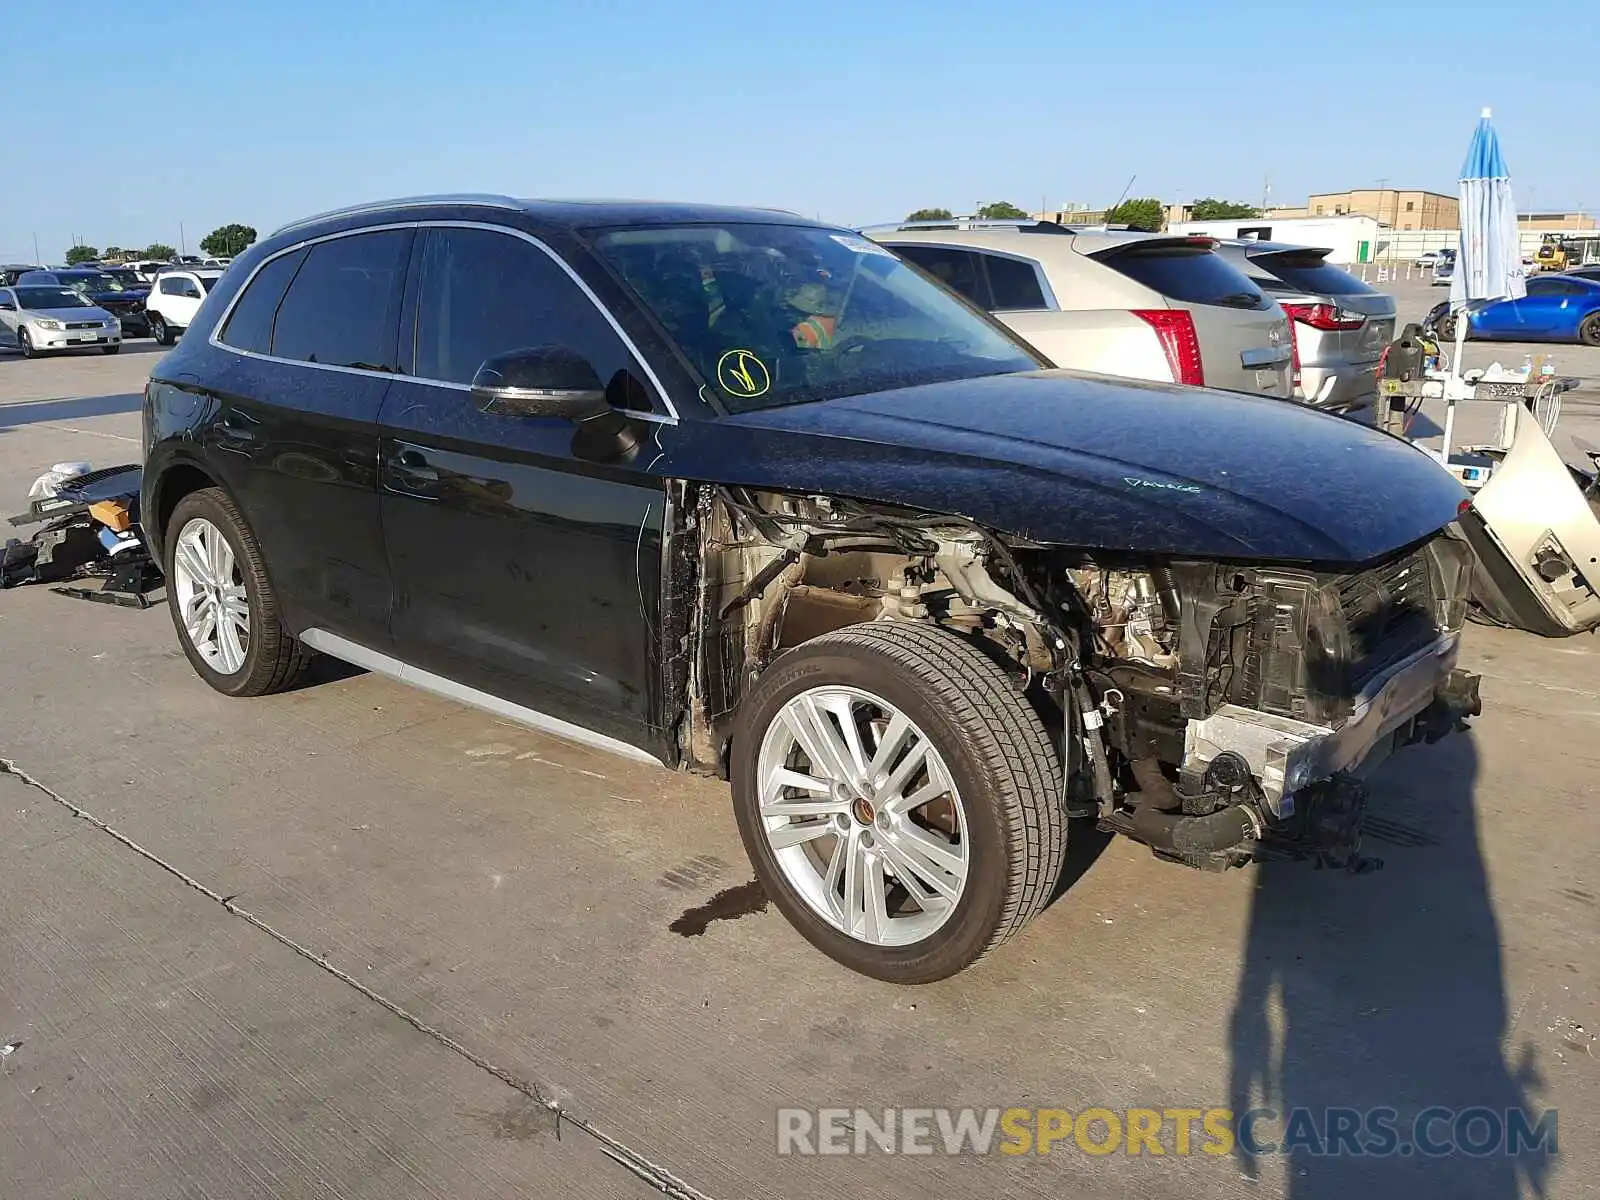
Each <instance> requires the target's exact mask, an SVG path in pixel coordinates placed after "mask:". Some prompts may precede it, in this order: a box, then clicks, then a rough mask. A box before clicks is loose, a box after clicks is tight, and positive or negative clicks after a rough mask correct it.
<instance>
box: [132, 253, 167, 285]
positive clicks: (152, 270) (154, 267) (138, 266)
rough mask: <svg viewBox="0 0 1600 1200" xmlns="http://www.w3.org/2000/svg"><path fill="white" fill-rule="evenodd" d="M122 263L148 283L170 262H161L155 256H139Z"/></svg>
mask: <svg viewBox="0 0 1600 1200" xmlns="http://www.w3.org/2000/svg"><path fill="white" fill-rule="evenodd" d="M123 265H124V266H125V267H127V268H128V269H129V270H130V271H132V272H134V274H136V275H138V276H139V278H140V279H141V280H143V281H144V282H145V283H149V282H150V281H151V280H152V279H154V278H155V277H156V276H157V275H158V274H160V273H161V271H163V270H164V269H166V268H167V267H169V266H171V265H172V264H171V263H168V262H163V261H162V260H160V259H156V258H141V259H137V260H136V261H134V262H130V263H124V264H123Z"/></svg>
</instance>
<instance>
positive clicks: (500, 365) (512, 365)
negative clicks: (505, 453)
mask: <svg viewBox="0 0 1600 1200" xmlns="http://www.w3.org/2000/svg"><path fill="white" fill-rule="evenodd" d="M472 395H473V397H474V398H475V399H476V400H477V401H478V407H479V408H481V409H482V410H483V411H484V412H486V413H495V414H497V415H500V416H508V417H564V418H566V419H567V420H569V421H587V420H590V419H591V418H593V417H598V416H599V415H600V414H602V413H606V412H610V411H611V408H610V405H608V404H607V403H606V390H605V385H604V384H603V383H601V382H600V376H599V374H598V373H597V372H596V371H595V369H594V367H592V366H590V365H589V361H588V359H586V358H584V357H583V356H582V355H581V354H578V353H576V352H575V351H572V350H568V349H567V348H566V347H564V346H531V347H527V348H525V349H522V350H511V351H508V352H507V353H505V354H497V355H495V356H494V357H493V358H491V359H489V360H488V361H486V362H485V363H484V364H483V366H481V367H479V368H478V373H477V374H476V375H474V376H473V377H472Z"/></svg>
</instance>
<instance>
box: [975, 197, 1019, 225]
mask: <svg viewBox="0 0 1600 1200" xmlns="http://www.w3.org/2000/svg"><path fill="white" fill-rule="evenodd" d="M1027 215H1028V213H1027V211H1026V210H1025V209H1021V208H1018V207H1017V206H1016V205H1015V204H1013V203H1011V201H1009V200H996V201H994V202H993V203H992V204H984V205H980V206H979V208H978V216H979V217H981V218H982V219H983V220H985V221H1016V220H1020V219H1021V218H1023V217H1026V216H1027Z"/></svg>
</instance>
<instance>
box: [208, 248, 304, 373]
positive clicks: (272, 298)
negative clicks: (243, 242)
mask: <svg viewBox="0 0 1600 1200" xmlns="http://www.w3.org/2000/svg"><path fill="white" fill-rule="evenodd" d="M305 260H306V252H305V251H304V250H296V251H294V252H293V253H291V254H285V255H283V256H282V257H281V258H275V259H273V260H272V261H271V262H269V263H268V264H267V265H266V266H264V267H262V268H261V270H259V271H257V272H256V274H255V278H253V279H252V280H251V281H250V283H249V285H248V286H247V287H246V288H245V289H244V295H242V296H240V297H239V300H238V303H236V304H235V305H234V306H233V315H232V316H231V317H229V318H228V324H227V327H226V328H224V329H223V331H222V343H223V345H225V346H233V347H235V348H237V349H239V350H249V351H252V352H253V353H256V354H266V353H268V352H269V351H270V350H271V349H272V319H273V318H274V317H275V316H277V315H278V304H279V302H280V301H282V299H283V293H284V292H285V291H286V290H288V287H289V281H290V280H291V279H293V278H294V273H295V272H296V271H298V270H299V269H300V264H301V263H303V262H305Z"/></svg>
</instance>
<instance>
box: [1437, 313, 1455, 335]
mask: <svg viewBox="0 0 1600 1200" xmlns="http://www.w3.org/2000/svg"><path fill="white" fill-rule="evenodd" d="M1435 332H1436V333H1437V334H1438V335H1439V340H1440V341H1441V342H1453V341H1455V340H1456V315H1455V314H1454V313H1446V314H1445V315H1444V316H1442V317H1440V318H1439V323H1438V325H1437V326H1435Z"/></svg>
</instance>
